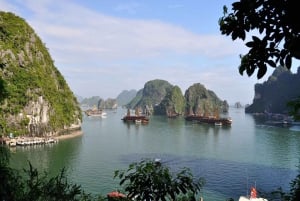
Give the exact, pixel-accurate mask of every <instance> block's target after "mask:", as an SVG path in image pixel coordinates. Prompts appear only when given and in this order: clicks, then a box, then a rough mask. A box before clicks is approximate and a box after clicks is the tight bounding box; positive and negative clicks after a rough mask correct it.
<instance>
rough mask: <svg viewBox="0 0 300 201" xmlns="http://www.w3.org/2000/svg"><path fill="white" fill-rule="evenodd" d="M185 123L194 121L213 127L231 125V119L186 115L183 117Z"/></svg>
mask: <svg viewBox="0 0 300 201" xmlns="http://www.w3.org/2000/svg"><path fill="white" fill-rule="evenodd" d="M185 120H187V121H196V122H198V123H207V124H214V125H219V126H220V125H231V124H232V119H231V118H229V117H228V118H218V117H214V116H208V117H205V116H202V115H188V116H186V117H185Z"/></svg>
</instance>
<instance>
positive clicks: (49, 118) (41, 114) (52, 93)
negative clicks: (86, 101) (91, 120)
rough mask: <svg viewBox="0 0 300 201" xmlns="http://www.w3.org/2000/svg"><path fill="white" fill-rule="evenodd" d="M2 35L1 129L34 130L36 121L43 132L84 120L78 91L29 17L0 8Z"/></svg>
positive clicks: (22, 132) (41, 132) (59, 129)
mask: <svg viewBox="0 0 300 201" xmlns="http://www.w3.org/2000/svg"><path fill="white" fill-rule="evenodd" d="M0 39H1V40H0V64H1V69H0V80H1V82H0V87H1V93H0V98H1V105H0V111H1V115H0V132H1V133H4V134H8V133H14V134H15V135H24V134H33V133H32V132H31V130H30V128H32V125H33V126H34V127H35V131H36V133H34V135H43V134H45V133H49V132H57V131H58V132H59V131H62V130H63V129H65V128H68V127H70V126H71V125H72V124H76V125H78V124H80V122H81V118H82V117H81V112H80V108H79V105H78V102H77V100H76V98H75V96H74V94H73V93H72V91H71V90H70V88H69V86H68V85H67V83H66V81H65V79H64V77H63V76H62V75H61V73H60V72H59V71H58V69H57V68H56V67H55V66H54V63H53V60H52V58H51V56H50V54H49V52H48V50H47V48H46V47H45V44H44V43H43V42H42V41H41V39H40V38H39V37H38V36H37V35H36V34H35V32H34V30H33V29H32V28H31V27H30V26H29V25H28V24H27V23H26V22H25V20H23V19H22V18H20V17H18V16H16V15H14V14H13V13H7V12H0ZM29 124H30V125H31V126H30V125H29Z"/></svg>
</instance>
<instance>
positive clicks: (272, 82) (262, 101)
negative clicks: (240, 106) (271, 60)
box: [245, 66, 300, 114]
mask: <svg viewBox="0 0 300 201" xmlns="http://www.w3.org/2000/svg"><path fill="white" fill-rule="evenodd" d="M298 97H300V68H298V71H297V73H296V74H293V73H291V72H290V71H289V70H288V69H286V68H284V67H280V66H279V67H277V68H276V69H275V70H274V72H273V74H272V75H271V76H270V77H269V78H268V80H267V81H266V82H264V83H262V84H256V85H255V96H254V99H253V103H252V104H251V105H250V106H248V107H246V108H245V112H246V113H263V112H270V113H282V114H284V113H288V107H287V103H288V102H289V101H291V100H294V99H296V98H298Z"/></svg>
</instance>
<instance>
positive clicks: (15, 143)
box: [8, 139, 17, 147]
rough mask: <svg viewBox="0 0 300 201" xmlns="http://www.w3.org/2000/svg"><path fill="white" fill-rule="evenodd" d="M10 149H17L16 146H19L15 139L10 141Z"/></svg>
mask: <svg viewBox="0 0 300 201" xmlns="http://www.w3.org/2000/svg"><path fill="white" fill-rule="evenodd" d="M8 145H9V146H10V147H15V146H17V141H16V140H15V139H11V140H10V141H9V144H8Z"/></svg>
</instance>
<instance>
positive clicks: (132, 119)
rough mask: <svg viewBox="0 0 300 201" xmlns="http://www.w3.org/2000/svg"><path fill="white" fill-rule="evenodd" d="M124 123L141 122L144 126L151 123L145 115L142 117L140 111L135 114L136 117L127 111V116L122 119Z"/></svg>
mask: <svg viewBox="0 0 300 201" xmlns="http://www.w3.org/2000/svg"><path fill="white" fill-rule="evenodd" d="M121 120H123V121H124V122H129V123H130V122H133V123H136V122H141V123H142V124H147V123H149V118H148V117H147V116H145V115H140V114H139V112H138V111H136V112H135V115H131V114H130V110H129V109H128V110H127V114H126V115H125V116H124V117H123V118H122V119H121Z"/></svg>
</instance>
